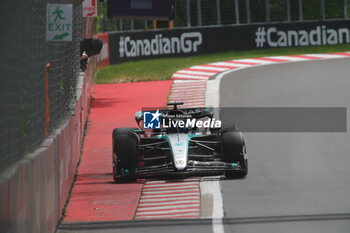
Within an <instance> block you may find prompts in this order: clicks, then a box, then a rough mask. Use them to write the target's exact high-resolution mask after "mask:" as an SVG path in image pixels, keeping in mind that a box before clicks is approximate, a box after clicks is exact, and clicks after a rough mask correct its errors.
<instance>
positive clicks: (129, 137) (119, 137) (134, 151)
mask: <svg viewBox="0 0 350 233" xmlns="http://www.w3.org/2000/svg"><path fill="white" fill-rule="evenodd" d="M132 130H134V128H117V129H114V130H113V164H114V165H113V179H114V180H115V181H116V182H125V181H134V180H136V178H129V177H118V178H117V175H119V174H122V173H123V172H125V171H128V172H130V173H132V172H133V171H134V170H135V168H136V167H137V160H138V154H139V140H138V136H137V135H136V134H134V133H132Z"/></svg>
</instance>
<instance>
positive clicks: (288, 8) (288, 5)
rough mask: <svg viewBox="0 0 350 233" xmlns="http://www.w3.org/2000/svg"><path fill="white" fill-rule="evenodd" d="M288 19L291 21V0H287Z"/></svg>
mask: <svg viewBox="0 0 350 233" xmlns="http://www.w3.org/2000/svg"><path fill="white" fill-rule="evenodd" d="M287 21H288V22H290V21H291V12H290V0H287Z"/></svg>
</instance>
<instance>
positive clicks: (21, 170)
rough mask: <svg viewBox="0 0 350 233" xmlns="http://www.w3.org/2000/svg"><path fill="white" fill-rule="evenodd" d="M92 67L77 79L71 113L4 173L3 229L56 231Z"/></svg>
mask: <svg viewBox="0 0 350 233" xmlns="http://www.w3.org/2000/svg"><path fill="white" fill-rule="evenodd" d="M92 68H93V67H89V68H88V70H87V71H86V73H85V74H84V73H81V74H80V76H79V79H78V80H77V101H76V102H75V101H74V102H73V103H71V106H70V110H71V113H72V114H71V117H70V118H69V119H68V120H67V121H66V122H65V123H64V124H63V125H62V126H61V127H60V128H59V129H57V130H56V131H54V134H52V135H51V136H49V137H48V138H47V139H46V140H45V141H44V142H43V143H42V144H41V146H40V147H39V148H38V149H37V150H35V152H33V153H31V154H28V155H26V156H25V157H24V158H23V159H22V160H21V161H20V162H19V163H16V164H14V165H12V167H9V168H7V169H6V170H5V172H2V173H1V177H0V200H1V206H0V231H1V232H2V233H32V232H33V233H34V232H35V233H38V232H40V233H53V232H55V230H56V226H57V223H58V221H59V219H60V217H61V211H62V209H63V207H64V204H65V202H66V200H67V198H68V193H69V189H70V186H71V184H72V181H73V178H74V174H75V169H76V165H77V162H78V160H79V157H80V150H81V141H82V138H83V133H84V125H85V123H86V119H87V115H88V108H89V103H90V97H91V92H92V91H91V90H92V84H91V74H92V73H91V72H92Z"/></svg>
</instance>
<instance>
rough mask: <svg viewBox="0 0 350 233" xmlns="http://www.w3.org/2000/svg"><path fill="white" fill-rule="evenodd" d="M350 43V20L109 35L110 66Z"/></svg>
mask: <svg viewBox="0 0 350 233" xmlns="http://www.w3.org/2000/svg"><path fill="white" fill-rule="evenodd" d="M348 43H350V20H334V21H317V22H305V21H304V22H293V23H264V24H251V25H238V26H212V27H197V28H182V29H173V30H156V31H134V32H114V33H110V34H109V49H110V51H109V56H110V63H111V64H117V63H121V62H125V61H135V60H144V59H154V58H164V57H186V56H193V55H199V54H209V53H219V52H227V51H230V50H231V51H232V50H254V49H263V48H264V49H266V48H284V47H298V46H315V45H334V44H348Z"/></svg>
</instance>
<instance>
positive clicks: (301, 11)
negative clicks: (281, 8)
mask: <svg viewBox="0 0 350 233" xmlns="http://www.w3.org/2000/svg"><path fill="white" fill-rule="evenodd" d="M298 3H299V21H303V20H304V14H303V5H304V4H303V0H299V2H298Z"/></svg>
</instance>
